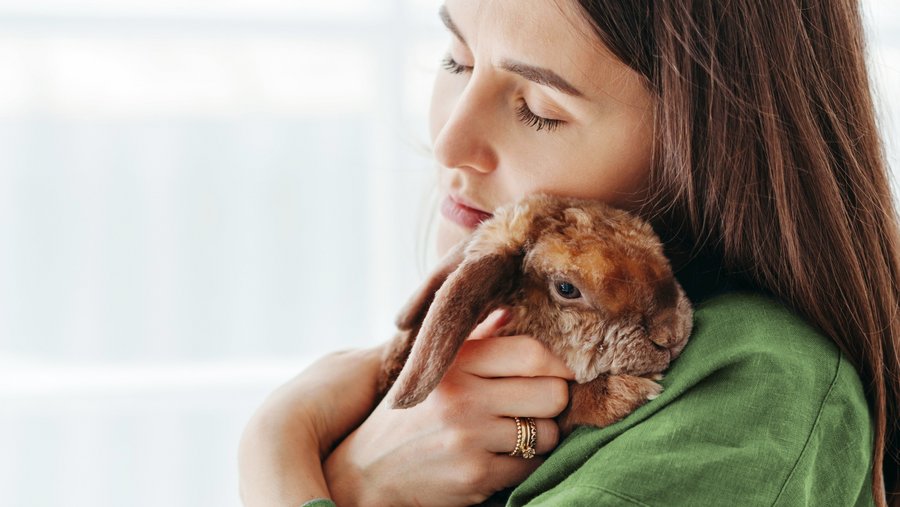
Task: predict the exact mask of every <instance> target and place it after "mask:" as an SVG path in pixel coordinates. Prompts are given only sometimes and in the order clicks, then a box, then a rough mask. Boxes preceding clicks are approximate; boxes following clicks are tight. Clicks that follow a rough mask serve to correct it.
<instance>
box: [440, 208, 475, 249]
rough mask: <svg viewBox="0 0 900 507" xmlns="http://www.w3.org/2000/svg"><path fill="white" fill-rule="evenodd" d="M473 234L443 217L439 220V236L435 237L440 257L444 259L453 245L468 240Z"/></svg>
mask: <svg viewBox="0 0 900 507" xmlns="http://www.w3.org/2000/svg"><path fill="white" fill-rule="evenodd" d="M471 234H472V231H470V230H469V229H466V228H465V227H462V226H461V225H457V224H455V223H453V222H451V221H449V220H447V219H446V218H444V217H443V216H441V217H440V218H439V219H438V228H437V236H436V237H435V246H436V247H437V255H438V257H444V256H445V255H446V254H447V252H448V251H449V250H450V248H452V247H453V245H456V244H457V243H459V242H460V241H464V240H466V239H468V238H469V236H470V235H471Z"/></svg>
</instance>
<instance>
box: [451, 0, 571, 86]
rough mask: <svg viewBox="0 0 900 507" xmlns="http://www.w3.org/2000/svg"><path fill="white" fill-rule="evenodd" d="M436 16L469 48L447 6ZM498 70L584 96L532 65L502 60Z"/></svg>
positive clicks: (548, 72) (560, 78) (555, 75)
mask: <svg viewBox="0 0 900 507" xmlns="http://www.w3.org/2000/svg"><path fill="white" fill-rule="evenodd" d="M438 15H439V16H440V18H441V21H443V23H444V26H446V27H447V30H450V32H451V33H452V34H453V35H455V36H456V38H457V39H459V41H460V42H462V43H463V44H465V45H466V47H468V46H469V43H467V42H466V39H465V37H463V35H462V32H460V31H459V27H458V26H456V23H454V22H453V19H452V18H451V17H450V12H448V11H447V6H446V5H442V6H441V8H440V10H439V11H438ZM500 68H501V69H503V70H506V71H509V72H512V73H514V74H518V75H520V76H522V77H523V78H525V79H527V80H529V81H532V82H535V83H537V84H540V85H544V86H549V87H550V88H554V89H556V90H558V91H560V92H562V93H565V94H567V95H572V96H574V97H583V96H584V94H583V93H581V91H579V90H578V88H575V87H574V86H572V84H570V83H569V82H568V81H566V80H565V79H563V78H562V77H560V76H559V74H557V73H556V72H553V71H552V70H550V69H545V68H542V67H535V66H534V65H528V64H525V63H522V62H517V61H515V60H509V59H503V60H502V61H501V62H500Z"/></svg>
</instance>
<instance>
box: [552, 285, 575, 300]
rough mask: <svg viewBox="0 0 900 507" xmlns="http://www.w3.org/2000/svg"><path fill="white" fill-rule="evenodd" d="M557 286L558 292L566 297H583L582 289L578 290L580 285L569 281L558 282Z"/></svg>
mask: <svg viewBox="0 0 900 507" xmlns="http://www.w3.org/2000/svg"><path fill="white" fill-rule="evenodd" d="M555 286H556V293H557V294H559V295H560V296H562V297H564V298H566V299H578V298H580V297H581V291H579V290H578V287H576V286H574V285H572V284H571V283H569V282H566V281H562V282H556V284H555Z"/></svg>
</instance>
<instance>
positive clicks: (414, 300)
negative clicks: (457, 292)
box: [395, 241, 468, 331]
mask: <svg viewBox="0 0 900 507" xmlns="http://www.w3.org/2000/svg"><path fill="white" fill-rule="evenodd" d="M467 243H468V242H467V241H460V242H459V243H457V244H456V245H454V246H453V248H451V249H450V251H449V252H447V254H446V255H444V257H443V258H442V259H441V260H440V261H439V262H438V265H437V266H436V267H435V268H434V269H433V270H432V271H431V274H430V275H429V276H428V278H427V279H426V280H425V282H424V283H422V285H420V286H419V288H418V289H416V292H414V293H413V295H412V296H411V297H410V298H409V300H408V301H407V302H406V304H405V305H404V306H403V308H402V309H401V310H400V313H399V314H397V319H396V320H395V323H396V324H397V329H400V330H402V331H406V330H410V329H414V328H416V327H418V326H419V325H421V324H422V320H423V319H424V318H425V314H426V312H427V311H428V307H429V306H431V302H432V301H433V300H434V293H435V292H437V290H438V289H439V288H440V287H441V285H443V283H444V280H446V279H447V277H448V276H450V273H452V272H453V270H454V269H456V268H457V267H458V266H459V264H460V263H461V262H462V260H463V256H464V253H465V250H466V244H467Z"/></svg>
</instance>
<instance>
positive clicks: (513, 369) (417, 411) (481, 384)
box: [325, 312, 573, 507]
mask: <svg viewBox="0 0 900 507" xmlns="http://www.w3.org/2000/svg"><path fill="white" fill-rule="evenodd" d="M504 317H505V315H502V314H501V313H500V312H495V313H494V314H492V315H491V316H490V317H488V319H486V320H485V322H483V323H482V324H481V325H480V326H479V327H478V329H476V330H475V332H473V333H472V336H471V337H470V339H469V340H467V341H466V342H465V344H464V345H463V347H462V349H461V351H460V353H459V355H458V356H457V359H456V361H455V363H454V364H453V366H452V367H451V368H450V370H449V371H448V372H447V374H446V376H445V377H444V379H443V380H442V381H441V383H440V384H439V385H438V387H437V388H436V389H435V391H433V392H432V393H431V394H430V395H429V396H428V398H427V399H426V400H425V401H424V402H422V403H421V404H420V405H417V406H415V407H413V408H410V409H406V410H392V409H390V408H389V407H388V406H387V404H386V403H381V404H380V405H379V406H378V407H376V408H375V411H374V412H373V413H372V414H371V415H370V416H369V417H368V419H366V421H365V422H364V423H363V424H362V425H361V426H360V427H359V428H358V429H356V431H354V432H353V433H351V434H350V435H349V436H348V437H347V438H346V439H345V440H344V441H343V442H342V443H341V444H340V445H339V446H338V447H337V449H335V451H334V452H333V453H332V454H331V455H330V456H329V457H328V459H327V461H326V463H325V476H326V478H327V481H328V486H329V488H330V490H331V494H332V498H333V499H334V500H335V502H336V503H337V504H338V505H339V506H341V507H348V506H354V505H367V506H379V505H448V506H450V505H454V506H455V505H471V504H474V503H479V502H481V501H483V500H485V499H487V498H488V497H489V496H491V494H493V493H494V492H496V491H499V490H501V489H504V488H506V487H509V486H513V485H516V484H518V483H519V482H521V481H522V480H523V479H524V478H525V477H527V476H528V474H530V473H531V472H532V471H533V470H534V469H535V468H537V466H538V465H539V464H540V463H541V462H542V461H543V458H542V457H541V455H543V454H546V453H548V452H549V451H550V450H552V449H553V448H555V447H556V444H557V441H558V435H559V430H558V428H557V425H556V423H555V422H554V421H553V419H552V418H553V417H555V416H556V415H558V414H559V413H560V412H562V410H563V409H564V408H565V406H566V404H567V403H568V385H567V382H566V380H565V379H571V378H573V375H572V372H571V371H570V370H569V369H568V368H567V367H566V366H565V364H564V363H563V362H562V361H561V360H560V359H558V358H556V357H554V356H553V355H552V354H550V352H549V351H548V350H547V349H546V348H545V347H544V346H543V345H542V344H540V343H539V342H538V341H537V340H535V339H533V338H531V337H526V336H510V337H492V336H493V334H494V332H495V331H496V329H498V328H499V327H500V325H501V324H502V322H500V320H501V319H502V318H504ZM514 416H518V417H533V418H535V419H536V422H537V428H538V431H537V433H538V441H537V453H538V457H536V458H534V459H530V460H526V459H523V458H521V457H511V456H509V452H510V451H512V450H513V448H514V447H515V445H516V424H515V422H514V420H513V419H512V417H514Z"/></svg>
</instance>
